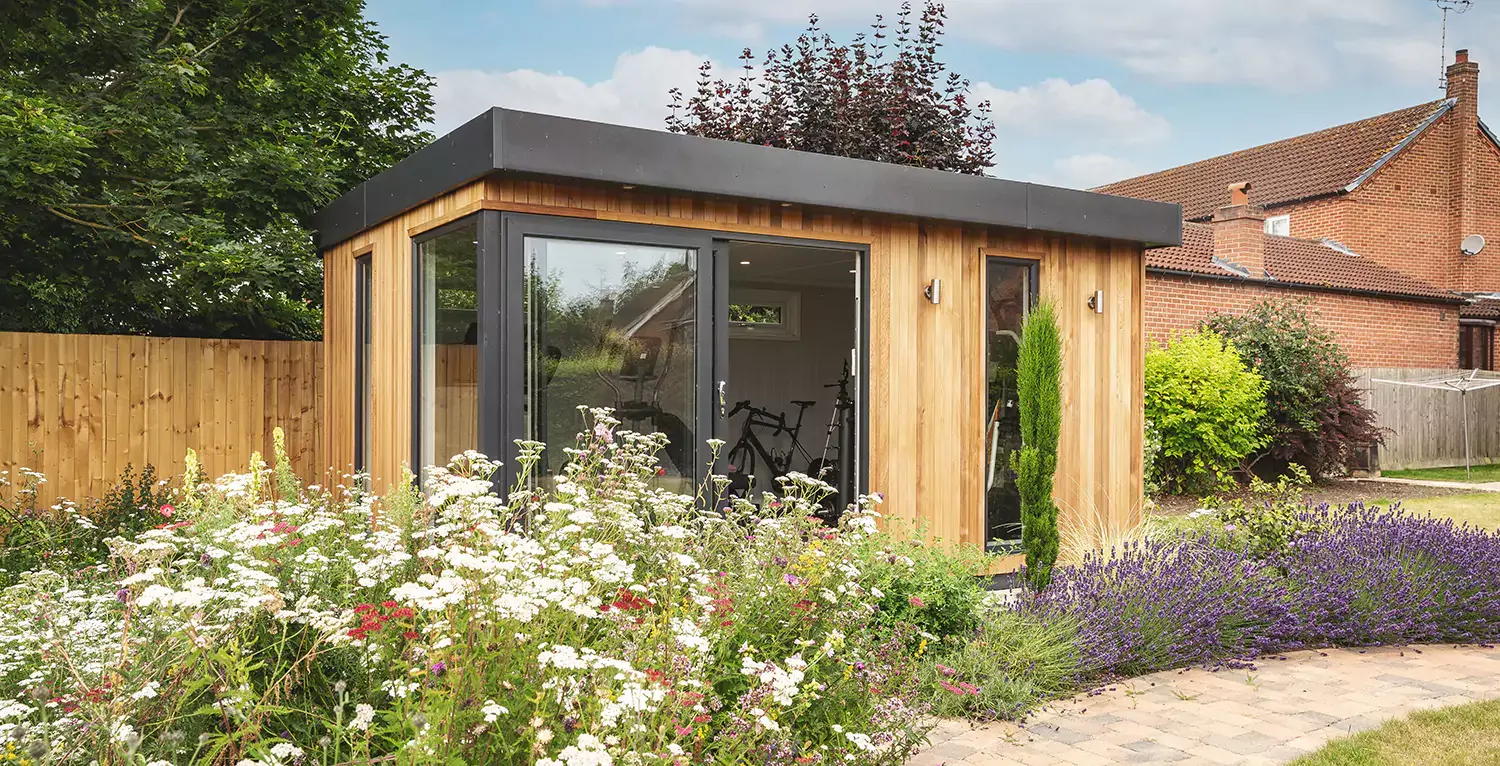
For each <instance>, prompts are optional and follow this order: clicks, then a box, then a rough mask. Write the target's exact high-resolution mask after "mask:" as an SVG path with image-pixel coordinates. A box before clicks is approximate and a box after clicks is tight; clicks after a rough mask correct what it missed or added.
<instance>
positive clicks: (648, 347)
mask: <svg viewBox="0 0 1500 766" xmlns="http://www.w3.org/2000/svg"><path fill="white" fill-rule="evenodd" d="M523 250H524V252H525V262H524V271H523V277H524V281H525V287H524V290H523V296H522V300H523V307H522V314H523V317H524V322H523V327H522V334H523V336H524V341H523V345H524V348H523V351H522V353H523V359H524V364H525V373H524V383H523V385H524V402H525V405H524V408H525V414H524V431H523V432H524V434H525V436H526V438H529V439H535V440H538V441H542V442H546V444H547V450H546V452H545V453H544V454H543V459H542V462H541V464H539V465H538V468H537V472H538V475H539V476H540V477H544V478H545V477H548V476H553V475H555V474H556V473H557V472H558V471H559V470H561V468H562V466H563V465H564V464H565V463H566V460H567V455H566V453H565V452H564V451H563V450H564V448H566V447H570V446H572V445H573V443H574V437H575V435H576V434H577V433H578V431H579V430H580V429H581V428H582V426H583V423H584V420H583V416H582V414H581V413H580V412H579V411H578V407H579V406H587V407H610V408H613V409H614V410H615V416H616V417H617V418H619V419H620V420H621V421H623V422H622V425H621V428H623V429H626V430H631V431H637V432H640V433H657V432H660V433H664V434H666V436H667V438H668V439H669V440H670V444H669V446H668V447H667V449H666V450H665V451H664V454H663V455H662V460H661V466H662V470H663V472H664V473H663V480H664V481H665V482H667V483H668V484H669V485H670V486H672V488H673V489H675V490H677V491H682V492H687V493H691V491H692V487H693V479H694V467H695V464H696V454H697V452H696V448H697V444H698V442H699V441H700V440H699V438H698V437H697V436H696V435H695V433H694V427H695V426H694V424H695V423H696V422H697V412H698V409H697V408H698V403H699V402H698V397H699V396H700V393H699V391H698V379H699V367H698V353H697V345H698V342H699V337H698V336H699V333H698V251H697V249H695V248H682V247H655V246H645V245H631V244H618V243H608V242H591V241H581V240H570V239H562V238H547V237H532V236H528V237H525V238H524V244H523ZM702 395H707V394H706V393H704V394H702ZM705 438H706V437H705Z"/></svg>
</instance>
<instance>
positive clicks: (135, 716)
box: [0, 410, 1500, 766]
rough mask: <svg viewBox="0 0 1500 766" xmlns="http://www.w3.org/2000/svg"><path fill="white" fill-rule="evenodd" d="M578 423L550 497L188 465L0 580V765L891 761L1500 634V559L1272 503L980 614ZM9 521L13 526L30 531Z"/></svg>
mask: <svg viewBox="0 0 1500 766" xmlns="http://www.w3.org/2000/svg"><path fill="white" fill-rule="evenodd" d="M589 417H590V418H591V419H592V424H593V425H592V427H591V428H590V429H588V430H587V431H586V432H585V433H584V434H582V435H580V437H579V439H578V441H577V443H576V444H575V445H574V446H573V447H571V448H569V449H567V450H566V451H567V452H568V457H569V461H568V464H567V467H566V468H565V469H564V471H563V473H562V474H561V475H560V476H557V477H545V478H535V480H533V478H534V477H531V476H530V475H529V473H530V470H531V468H532V467H533V466H534V465H535V464H536V462H537V460H538V457H539V455H540V450H541V449H542V447H541V445H539V444H534V443H526V444H523V445H522V453H521V458H520V466H519V467H520V472H521V474H522V480H521V482H520V483H519V484H518V487H521V488H523V489H519V490H514V491H512V492H510V493H509V494H508V495H506V496H504V497H501V496H499V495H497V494H495V493H493V491H492V481H491V478H492V476H493V475H494V472H495V469H496V465H495V464H494V463H492V462H490V461H489V460H487V459H485V458H484V457H483V456H480V455H477V454H466V455H462V456H460V457H458V458H456V459H455V460H454V462H453V463H452V464H450V465H449V466H448V467H447V468H444V469H429V471H428V476H427V478H426V486H427V490H428V491H427V493H426V494H425V495H424V494H422V493H419V492H417V491H415V490H414V489H413V488H412V486H411V482H410V481H408V482H406V484H405V485H404V486H402V487H399V488H397V489H395V490H393V491H392V492H390V493H389V494H387V495H385V496H383V497H380V498H375V497H372V496H370V495H368V494H366V493H363V492H361V491H359V490H358V489H357V487H359V486H361V485H362V483H361V482H359V481H351V482H348V483H347V485H346V486H341V487H336V488H333V489H323V488H319V487H305V488H304V487H302V486H300V485H299V483H298V481H297V479H296V477H295V476H293V475H292V473H291V470H290V468H289V467H288V464H287V461H286V457H285V449H284V445H283V444H282V443H281V441H280V440H279V439H278V441H277V454H276V458H275V460H274V461H273V467H271V468H269V469H268V468H266V467H265V466H263V465H261V464H260V461H259V460H258V458H257V459H254V460H252V466H253V470H252V471H251V472H249V473H246V474H238V475H230V476H226V477H223V478H221V479H219V480H218V481H216V482H213V483H211V484H208V483H200V482H199V480H198V477H197V476H196V473H197V472H196V468H195V466H194V463H193V461H192V460H191V459H190V461H189V467H188V471H187V477H186V479H185V481H184V482H183V485H182V487H181V489H180V490H178V492H177V494H176V495H175V497H174V498H173V502H172V503H170V504H163V505H161V506H160V508H159V509H158V510H157V511H155V512H154V513H155V515H156V517H157V518H154V519H153V520H152V521H154V522H155V523H154V524H153V525H151V526H152V527H153V528H149V529H145V530H143V531H141V530H137V529H135V528H133V527H131V526H130V525H129V524H124V523H122V524H121V525H119V526H117V527H113V528H117V529H119V530H120V534H118V535H115V536H110V537H108V538H107V540H104V541H103V542H104V543H105V544H106V545H107V547H108V555H107V557H105V558H104V559H102V560H99V559H98V558H97V557H96V558H95V559H94V561H95V563H92V564H87V565H84V566H81V567H79V566H78V563H77V562H78V561H80V560H81V559H80V558H79V557H80V556H81V557H83V558H87V556H88V555H89V554H88V552H89V551H91V550H94V549H95V548H97V546H98V544H99V543H100V540H98V539H96V538H97V537H99V536H100V534H99V533H97V530H89V534H88V535H85V536H83V537H80V538H78V540H81V542H79V543H78V546H75V547H77V548H78V552H77V553H76V555H73V554H70V555H65V556H50V555H49V556H45V557H42V559H43V560H42V561H41V562H40V563H38V564H37V565H36V566H35V567H34V568H32V569H31V570H30V571H26V572H15V571H11V572H8V573H6V575H7V577H8V578H10V581H12V582H13V584H11V585H10V586H9V587H6V588H5V589H4V590H0V611H3V613H4V614H5V615H6V619H5V620H3V621H0V742H7V744H6V747H7V748H8V749H7V750H6V751H5V752H6V753H8V754H9V755H10V756H14V757H15V758H16V759H21V760H25V761H30V762H31V763H32V764H33V765H34V766H36V765H39V764H43V763H48V764H52V763H58V764H72V763H77V764H86V763H94V762H97V763H100V764H125V763H129V764H138V765H140V766H165V765H168V764H188V763H212V764H233V765H234V766H294V765H295V766H302V764H313V763H317V764H348V763H365V762H370V761H373V760H377V759H386V760H390V761H394V762H400V763H443V764H449V763H536V764H542V765H543V766H602V765H606V764H653V763H661V764H674V765H675V764H689V763H722V764H739V763H745V762H754V763H763V764H802V763H860V764H897V763H901V762H902V761H903V760H905V759H906V757H907V756H908V755H909V754H910V753H911V752H913V751H914V750H915V749H916V748H917V747H918V746H919V745H921V744H922V742H923V741H924V738H925V734H926V732H927V730H928V728H929V725H930V723H931V721H932V716H933V714H937V715H956V716H970V717H974V718H980V719H987V718H997V717H1000V718H1018V717H1022V716H1025V715H1026V714H1027V712H1029V711H1030V710H1032V709H1034V708H1035V707H1036V706H1037V705H1038V704H1041V703H1043V702H1045V701H1047V700H1049V699H1055V698H1057V697H1061V696H1068V695H1071V694H1073V693H1076V692H1078V691H1082V690H1084V689H1087V688H1089V687H1091V686H1093V685H1095V684H1098V683H1100V682H1102V681H1105V680H1107V679H1111V678H1116V677H1121V676H1129V675H1135V674H1140V673H1148V672H1152V671H1156V670H1164V669H1169V668H1175V667H1182V666H1186V665H1194V664H1203V665H1210V666H1217V665H1236V664H1240V663H1245V662H1249V661H1253V658H1254V657H1256V656H1258V655H1264V654H1268V653H1269V654H1274V653H1278V652H1284V651H1289V650H1292V649H1297V648H1311V647H1319V646H1332V645H1343V646H1360V645H1371V644H1393V643H1436V642H1463V643H1479V642H1489V641H1494V640H1495V639H1496V638H1500V598H1497V595H1496V594H1497V592H1500V537H1497V536H1496V535H1494V534H1492V533H1489V532H1486V531H1483V530H1477V529H1473V528H1469V527H1464V526H1457V525H1454V524H1452V523H1451V522H1445V521H1438V520H1433V519H1430V518H1425V517H1420V516H1413V515H1408V514H1405V513H1403V512H1401V511H1400V509H1399V508H1390V509H1380V508H1373V507H1369V508H1367V507H1364V506H1362V505H1358V504H1355V505H1351V506H1343V507H1329V506H1319V507H1309V506H1306V505H1304V504H1302V503H1301V501H1300V498H1294V497H1292V493H1290V492H1287V491H1283V493H1282V495H1278V496H1276V497H1273V499H1272V500H1271V501H1269V502H1266V503H1264V504H1262V505H1261V506H1256V507H1249V508H1247V507H1244V506H1238V507H1234V508H1229V509H1226V510H1224V511H1223V512H1219V513H1207V512H1204V513H1199V514H1195V515H1194V516H1195V517H1194V518H1192V519H1190V520H1188V522H1187V527H1186V528H1178V529H1173V530H1171V532H1170V533H1169V534H1157V535H1154V536H1153V537H1151V538H1149V539H1147V540H1145V541H1143V542H1140V543H1136V544H1132V545H1127V546H1125V547H1124V548H1122V549H1117V550H1114V551H1111V552H1107V553H1106V552H1097V553H1094V554H1091V555H1088V556H1085V557H1084V559H1083V560H1082V562H1081V563H1078V564H1075V565H1070V566H1060V567H1058V568H1057V569H1056V570H1055V573H1054V577H1053V579H1052V582H1051V584H1050V585H1049V586H1048V587H1047V588H1046V589H1045V590H1042V591H1040V592H1037V591H1034V590H1024V591H1022V592H1021V593H1020V594H1019V595H1018V596H1017V597H1016V598H1015V599H1013V600H1012V601H1010V602H1008V603H1006V604H1004V605H993V604H992V605H989V606H985V605H984V599H983V598H982V591H981V590H980V588H979V582H978V580H976V579H975V578H974V577H973V575H974V574H975V573H976V572H979V571H983V569H984V566H985V564H986V560H985V559H984V556H983V554H982V553H980V552H978V551H977V550H971V549H966V548H963V547H961V546H957V547H953V546H950V547H942V546H926V545H923V544H922V543H921V542H920V539H919V538H916V539H913V538H912V536H911V535H904V536H901V537H898V536H897V535H895V534H892V533H891V532H889V531H887V530H885V529H883V527H884V526H885V525H884V524H881V523H880V519H879V514H878V513H877V511H876V508H877V507H878V501H879V497H878V496H875V497H871V498H864V499H861V501H860V502H859V503H858V504H857V505H855V506H854V507H852V508H850V509H849V510H848V511H846V512H845V513H844V515H843V516H842V518H841V519H840V522H839V524H838V526H837V527H827V526H824V525H823V524H822V523H821V522H820V521H818V519H817V513H818V512H819V511H821V509H822V500H823V498H824V496H825V493H826V492H828V488H827V487H826V485H822V484H821V483H820V482H818V481H816V480H814V479H811V478H809V477H806V476H798V475H792V476H789V477H787V479H786V480H785V481H784V482H783V485H784V486H783V489H784V492H783V495H782V496H781V497H779V498H773V497H766V498H763V501H762V503H761V504H760V505H759V506H754V505H751V504H749V503H747V502H744V501H739V500H736V501H726V500H723V499H721V498H718V497H717V495H718V493H719V492H721V491H722V490H723V488H724V484H725V483H726V482H727V480H724V479H711V480H710V481H709V482H708V483H707V484H706V485H705V486H704V487H702V488H700V490H699V492H698V494H697V496H685V495H680V494H675V493H673V492H670V491H667V490H665V489H662V488H661V487H660V486H658V485H657V484H656V483H655V473H656V467H657V463H658V461H657V453H658V452H659V451H660V450H661V448H662V447H663V446H664V443H663V439H662V437H660V436H641V435H637V434H631V433H626V432H620V431H618V430H617V428H616V426H617V425H618V424H617V423H616V422H615V421H614V420H613V419H612V418H611V416H610V414H609V413H608V412H607V411H603V410H600V411H594V412H591V413H589ZM190 458H191V455H190ZM1285 489H1286V488H1284V487H1283V488H1282V490H1285ZM22 494H24V493H22ZM7 502H8V501H7V497H6V496H5V495H4V494H3V493H0V509H3V508H5V507H6V505H7ZM132 502H134V500H132ZM131 507H134V506H133V505H132V506H131ZM705 508H712V509H715V510H709V511H705V510H704V509H705ZM28 513H29V512H28ZM28 513H22V514H20V515H19V516H18V517H19V518H22V519H23V520H25V521H24V523H25V524H26V526H24V527H16V528H21V529H25V530H33V531H35V530H38V529H41V530H42V531H45V524H43V521H45V517H44V516H35V515H34V514H33V515H28ZM76 517H77V514H74V513H71V512H69V513H64V514H62V515H60V516H59V517H58V519H57V523H59V524H62V525H65V526H67V527H69V528H81V525H80V524H79V522H78V519H77V518H76ZM39 524H40V525H42V526H38V525H39ZM130 524H134V522H130ZM82 526H86V525H82ZM4 531H5V530H4V529H3V528H0V536H3V534H4ZM28 534H30V532H28ZM36 539H42V538H36ZM48 539H50V538H48ZM68 539H73V538H68ZM28 560H30V559H28Z"/></svg>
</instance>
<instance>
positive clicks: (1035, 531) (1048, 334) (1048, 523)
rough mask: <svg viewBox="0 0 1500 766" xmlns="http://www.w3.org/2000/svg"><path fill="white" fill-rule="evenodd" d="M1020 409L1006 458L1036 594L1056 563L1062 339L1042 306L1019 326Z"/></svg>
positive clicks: (1052, 311)
mask: <svg viewBox="0 0 1500 766" xmlns="http://www.w3.org/2000/svg"><path fill="white" fill-rule="evenodd" d="M1016 390H1017V395H1018V397H1019V399H1020V405H1021V448H1020V449H1019V450H1016V451H1015V452H1013V453H1011V456H1010V463H1011V468H1012V469H1014V470H1015V472H1016V489H1017V491H1018V492H1020V495H1021V547H1022V549H1023V550H1025V552H1026V572H1025V578H1026V581H1027V582H1028V583H1030V584H1031V586H1032V587H1033V588H1035V589H1036V590H1042V589H1043V588H1045V587H1047V583H1049V582H1051V580H1052V566H1053V564H1055V563H1056V562H1057V548H1058V534H1057V505H1056V504H1055V503H1053V502H1052V483H1053V477H1054V476H1055V474H1056V473H1057V442H1058V437H1059V433H1060V431H1061V426H1062V335H1061V333H1060V332H1059V331H1058V327H1057V312H1056V310H1055V309H1054V308H1053V306H1052V304H1051V303H1050V302H1047V301H1043V302H1041V303H1040V304H1038V305H1037V307H1036V308H1035V309H1034V310H1032V312H1031V313H1030V314H1029V315H1028V316H1027V317H1026V321H1025V322H1024V323H1023V324H1022V325H1021V347H1020V352H1019V354H1018V356H1017V360H1016Z"/></svg>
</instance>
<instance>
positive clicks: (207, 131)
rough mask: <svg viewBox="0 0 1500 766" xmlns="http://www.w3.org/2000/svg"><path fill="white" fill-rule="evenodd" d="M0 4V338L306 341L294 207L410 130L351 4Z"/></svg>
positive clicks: (353, 172) (363, 168) (405, 143)
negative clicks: (68, 335) (42, 334)
mask: <svg viewBox="0 0 1500 766" xmlns="http://www.w3.org/2000/svg"><path fill="white" fill-rule="evenodd" d="M0 8H3V9H0V330H34V331H52V332H99V333H145V334H160V335H166V334H176V335H196V336H222V337H260V338H316V337H318V335H319V333H320V332H321V304H322V275H321V264H320V262H319V259H318V255H317V253H316V251H315V250H314V247H313V243H312V239H311V237H310V236H309V232H308V230H307V228H306V226H307V223H308V218H309V216H310V215H311V214H312V212H313V211H315V210H317V209H318V208H319V207H320V206H322V205H324V204H326V203H328V202H329V201H331V200H332V199H334V198H335V197H336V196H337V195H338V194H340V193H342V192H343V191H345V190H347V189H349V188H351V187H353V186H354V185H356V184H357V183H358V182H359V181H361V180H363V179H364V178H366V177H368V176H370V175H372V174H374V173H377V172H379V171H381V170H383V169H385V168H386V167H389V166H390V165H391V164H392V163H394V162H395V161H396V160H397V159H399V158H401V157H403V156H405V155H406V154H408V153H410V152H411V151H413V150H414V149H416V148H417V147H419V146H421V145H422V144H423V143H425V142H426V141H427V140H428V138H429V137H428V135H427V134H426V133H424V132H423V131H422V130H421V128H420V126H421V125H422V124H424V123H425V122H427V121H428V120H429V119H430V117H431V114H432V98H431V95H430V87H431V79H430V78H429V77H428V76H427V75H426V74H425V73H423V72H421V71H419V70H416V69H412V68H411V67H408V66H404V65H390V64H388V63H387V60H386V45H385V41H384V39H383V38H382V37H381V36H380V35H379V34H378V33H377V32H376V30H375V27H374V25H373V24H371V23H370V22H367V21H365V20H364V18H363V2H362V0H305V1H303V2H298V3H295V4H291V5H288V4H287V3H284V2H273V1H272V0H212V2H210V1H208V0H90V2H55V1H54V0H7V2H5V3H4V4H3V6H0Z"/></svg>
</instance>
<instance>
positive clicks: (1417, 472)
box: [1380, 463, 1500, 484]
mask: <svg viewBox="0 0 1500 766" xmlns="http://www.w3.org/2000/svg"><path fill="white" fill-rule="evenodd" d="M1380 475H1381V476H1384V477H1387V478H1391V479H1426V480H1428V481H1464V482H1470V483H1474V484H1478V483H1481V482H1487V481H1500V463H1486V464H1485V465H1476V466H1474V470H1473V474H1472V475H1466V474H1465V473H1464V467H1463V466H1461V465H1460V466H1449V467H1447V468H1409V469H1407V470H1405V471H1381V472H1380Z"/></svg>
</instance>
